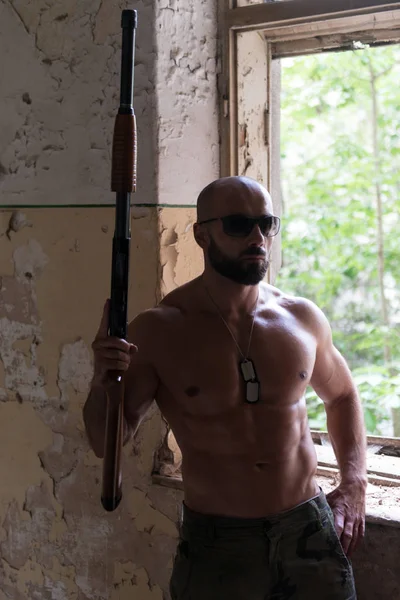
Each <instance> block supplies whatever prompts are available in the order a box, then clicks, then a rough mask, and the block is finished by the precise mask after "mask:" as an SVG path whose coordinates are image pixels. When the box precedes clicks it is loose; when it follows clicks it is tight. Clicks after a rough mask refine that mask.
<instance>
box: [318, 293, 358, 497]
mask: <svg viewBox="0 0 400 600" xmlns="http://www.w3.org/2000/svg"><path fill="white" fill-rule="evenodd" d="M312 311H313V315H314V316H313V323H315V332H316V338H317V353H316V360H315V366H314V371H313V374H312V377H311V381H310V384H311V386H312V387H313V389H314V390H315V392H316V393H317V394H318V396H319V397H320V398H321V400H322V401H323V402H324V405H325V411H326V415H327V425H328V433H329V437H330V439H331V442H332V446H333V449H334V452H335V455H336V458H337V461H338V465H339V469H340V473H341V479H342V483H356V482H358V483H360V484H361V485H365V486H366V483H367V475H366V433H365V427H364V418H363V411H362V406H361V402H360V398H359V395H358V392H357V389H356V386H355V384H354V382H353V379H352V377H351V373H350V370H349V368H348V366H347V363H346V361H345V359H344V358H343V356H342V355H341V354H340V352H339V351H338V350H337V349H336V348H335V346H334V345H333V341H332V331H331V328H330V325H329V323H328V321H327V319H326V317H325V315H324V314H323V313H322V311H320V310H319V309H318V308H317V307H316V306H315V305H312Z"/></svg>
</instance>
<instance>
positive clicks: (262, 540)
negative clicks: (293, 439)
mask: <svg viewBox="0 0 400 600" xmlns="http://www.w3.org/2000/svg"><path fill="white" fill-rule="evenodd" d="M170 592H171V598H172V600H289V599H290V600H314V599H315V600H356V592H355V587H354V579H353V571H352V567H351V564H350V562H349V560H348V559H347V557H346V555H345V553H344V552H343V549H342V546H341V544H340V541H339V538H338V536H337V534H336V531H335V528H334V523H333V515H332V512H331V510H330V508H329V506H328V503H327V501H326V498H325V495H324V493H323V492H322V491H321V493H320V495H319V496H318V497H317V498H314V499H312V500H309V501H308V502H306V503H304V504H302V505H300V506H298V507H296V508H294V509H292V510H289V511H286V512H284V513H281V514H280V515H277V516H273V517H269V518H265V519H237V518H231V517H214V516H206V515H201V514H199V513H195V512H193V511H191V510H189V509H188V508H187V507H186V506H183V511H182V522H181V532H180V541H179V544H178V548H177V553H176V556H175V562H174V567H173V572H172V577H171V583H170Z"/></svg>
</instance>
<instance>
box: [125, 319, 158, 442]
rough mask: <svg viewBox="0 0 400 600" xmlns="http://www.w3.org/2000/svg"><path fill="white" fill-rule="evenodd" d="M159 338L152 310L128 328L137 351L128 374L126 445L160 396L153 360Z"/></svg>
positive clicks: (126, 386)
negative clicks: (157, 395)
mask: <svg viewBox="0 0 400 600" xmlns="http://www.w3.org/2000/svg"><path fill="white" fill-rule="evenodd" d="M156 339H157V337H156V324H155V318H154V311H153V310H149V311H146V312H145V313H142V314H141V315H139V316H138V317H137V318H136V319H135V320H134V321H132V323H131V324H130V325H129V328H128V341H129V342H130V343H132V344H135V345H136V346H137V347H138V351H137V352H136V353H135V354H134V355H133V356H132V360H131V364H130V367H129V369H128V371H127V373H126V375H125V403H124V416H125V420H126V425H127V436H126V439H125V443H126V442H127V441H128V439H130V438H131V437H132V436H133V435H135V433H136V431H137V429H138V427H139V425H140V423H141V421H142V420H143V418H144V416H145V415H146V413H147V411H148V410H149V408H150V406H151V405H152V404H153V401H154V398H155V397H156V394H157V388H158V384H159V380H158V375H157V372H156V369H155V367H154V361H153V353H154V349H155V342H156Z"/></svg>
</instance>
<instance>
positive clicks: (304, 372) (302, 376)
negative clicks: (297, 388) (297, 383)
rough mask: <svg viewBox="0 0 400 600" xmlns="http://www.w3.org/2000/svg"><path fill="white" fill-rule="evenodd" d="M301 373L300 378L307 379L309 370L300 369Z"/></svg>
mask: <svg viewBox="0 0 400 600" xmlns="http://www.w3.org/2000/svg"><path fill="white" fill-rule="evenodd" d="M299 375H300V379H303V381H304V379H307V371H300V373H299Z"/></svg>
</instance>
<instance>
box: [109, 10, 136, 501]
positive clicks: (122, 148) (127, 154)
mask: <svg viewBox="0 0 400 600" xmlns="http://www.w3.org/2000/svg"><path fill="white" fill-rule="evenodd" d="M121 27H122V50H121V88H120V106H119V110H118V114H117V116H116V119H115V125H114V136H113V147H112V170H111V190H112V191H113V192H115V193H116V208H115V230H114V237H113V246H112V273H111V298H110V316H109V335H110V336H113V337H114V336H115V337H119V338H122V339H126V335H127V325H128V324H127V315H128V283H129V254H130V240H131V227H130V204H131V193H132V192H135V191H136V161H137V146H136V119H135V114H134V110H133V82H134V63H135V32H136V27H137V13H136V11H135V10H123V11H122V18H121ZM113 379H114V382H113V384H112V385H111V387H110V388H109V390H108V393H107V396H108V401H107V415H106V431H105V443H104V460H103V486H102V496H101V501H102V504H103V507H104V508H105V510H107V511H112V510H115V509H116V508H117V506H118V505H119V503H120V501H121V498H122V473H121V454H122V443H123V439H122V437H123V423H124V379H123V376H122V374H121V373H115V374H114V378H113Z"/></svg>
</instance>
